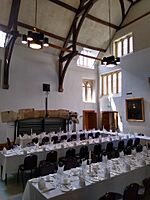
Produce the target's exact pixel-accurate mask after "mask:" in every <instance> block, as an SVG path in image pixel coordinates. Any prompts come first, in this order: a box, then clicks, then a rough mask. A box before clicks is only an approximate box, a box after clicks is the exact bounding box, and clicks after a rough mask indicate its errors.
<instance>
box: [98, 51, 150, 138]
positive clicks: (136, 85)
mask: <svg viewBox="0 0 150 200" xmlns="http://www.w3.org/2000/svg"><path fill="white" fill-rule="evenodd" d="M149 55H150V48H147V49H144V50H141V51H138V52H136V53H132V54H130V55H127V56H124V57H122V59H121V64H120V66H118V67H119V69H120V68H121V70H122V95H121V96H112V97H108V96H105V97H100V110H101V111H102V110H103V111H112V110H113V111H118V112H119V123H120V127H122V126H123V127H122V128H123V131H124V132H138V133H140V132H141V133H144V134H146V135H150V123H149V122H150V83H149V82H148V77H150V66H149V63H150V57H149ZM115 69H117V68H115ZM113 70H114V69H113ZM106 71H107V72H108V71H112V69H110V68H107V69H105V70H104V69H103V68H101V70H100V73H102V74H103V73H104V72H106ZM128 92H132V95H127V93H128ZM142 97H143V98H144V112H145V121H144V122H128V121H126V107H125V99H126V98H142Z"/></svg>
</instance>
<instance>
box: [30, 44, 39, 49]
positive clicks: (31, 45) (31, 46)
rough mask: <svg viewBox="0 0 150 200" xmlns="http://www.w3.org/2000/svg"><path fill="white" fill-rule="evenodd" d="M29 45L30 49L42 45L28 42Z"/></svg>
mask: <svg viewBox="0 0 150 200" xmlns="http://www.w3.org/2000/svg"><path fill="white" fill-rule="evenodd" d="M29 47H30V48H31V49H41V48H42V46H41V45H40V44H37V43H30V44H29Z"/></svg>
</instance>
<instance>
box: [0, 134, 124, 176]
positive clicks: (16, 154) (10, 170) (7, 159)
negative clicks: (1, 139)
mask: <svg viewBox="0 0 150 200" xmlns="http://www.w3.org/2000/svg"><path fill="white" fill-rule="evenodd" d="M126 140H127V139H125V141H126ZM108 141H110V137H105V138H102V142H101V144H102V148H104V149H105V147H106V145H107V143H108ZM112 141H113V143H114V146H115V147H116V146H117V145H118V141H119V138H117V137H113V138H112ZM98 143H99V139H94V140H90V139H89V140H85V141H80V142H76V146H74V142H67V143H64V144H63V145H64V147H63V148H62V143H58V144H55V145H46V146H45V145H44V148H46V150H43V147H42V146H41V147H39V148H36V146H34V147H26V148H24V149H21V150H19V151H18V150H15V149H12V150H9V151H7V154H3V152H2V151H1V152H0V165H1V166H3V172H2V179H3V180H5V176H6V174H7V175H9V174H15V173H17V171H18V167H19V165H20V164H23V162H24V158H25V156H26V154H24V152H23V150H25V149H26V150H27V153H28V154H29V153H34V154H36V155H37V156H38V164H39V162H40V161H41V160H45V159H46V154H47V153H48V152H49V151H50V150H56V151H57V153H58V156H57V157H58V158H59V157H63V156H65V154H66V151H67V150H68V149H69V148H71V147H73V148H75V149H76V153H79V150H80V148H81V146H83V145H88V148H89V151H92V150H93V147H94V145H95V144H98Z"/></svg>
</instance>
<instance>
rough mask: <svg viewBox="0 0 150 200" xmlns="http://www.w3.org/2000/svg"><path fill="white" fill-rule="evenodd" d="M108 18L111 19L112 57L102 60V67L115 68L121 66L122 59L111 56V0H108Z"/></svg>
mask: <svg viewBox="0 0 150 200" xmlns="http://www.w3.org/2000/svg"><path fill="white" fill-rule="evenodd" d="M108 9H109V10H108V18H109V49H110V56H108V57H103V58H102V60H101V65H105V66H107V67H114V66H115V65H118V64H120V58H119V57H115V56H113V55H111V27H110V22H111V20H110V14H111V13H110V0H108Z"/></svg>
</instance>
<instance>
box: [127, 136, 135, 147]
mask: <svg viewBox="0 0 150 200" xmlns="http://www.w3.org/2000/svg"><path fill="white" fill-rule="evenodd" d="M126 147H131V148H132V147H133V139H131V138H130V139H129V140H128V141H127V146H126Z"/></svg>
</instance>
